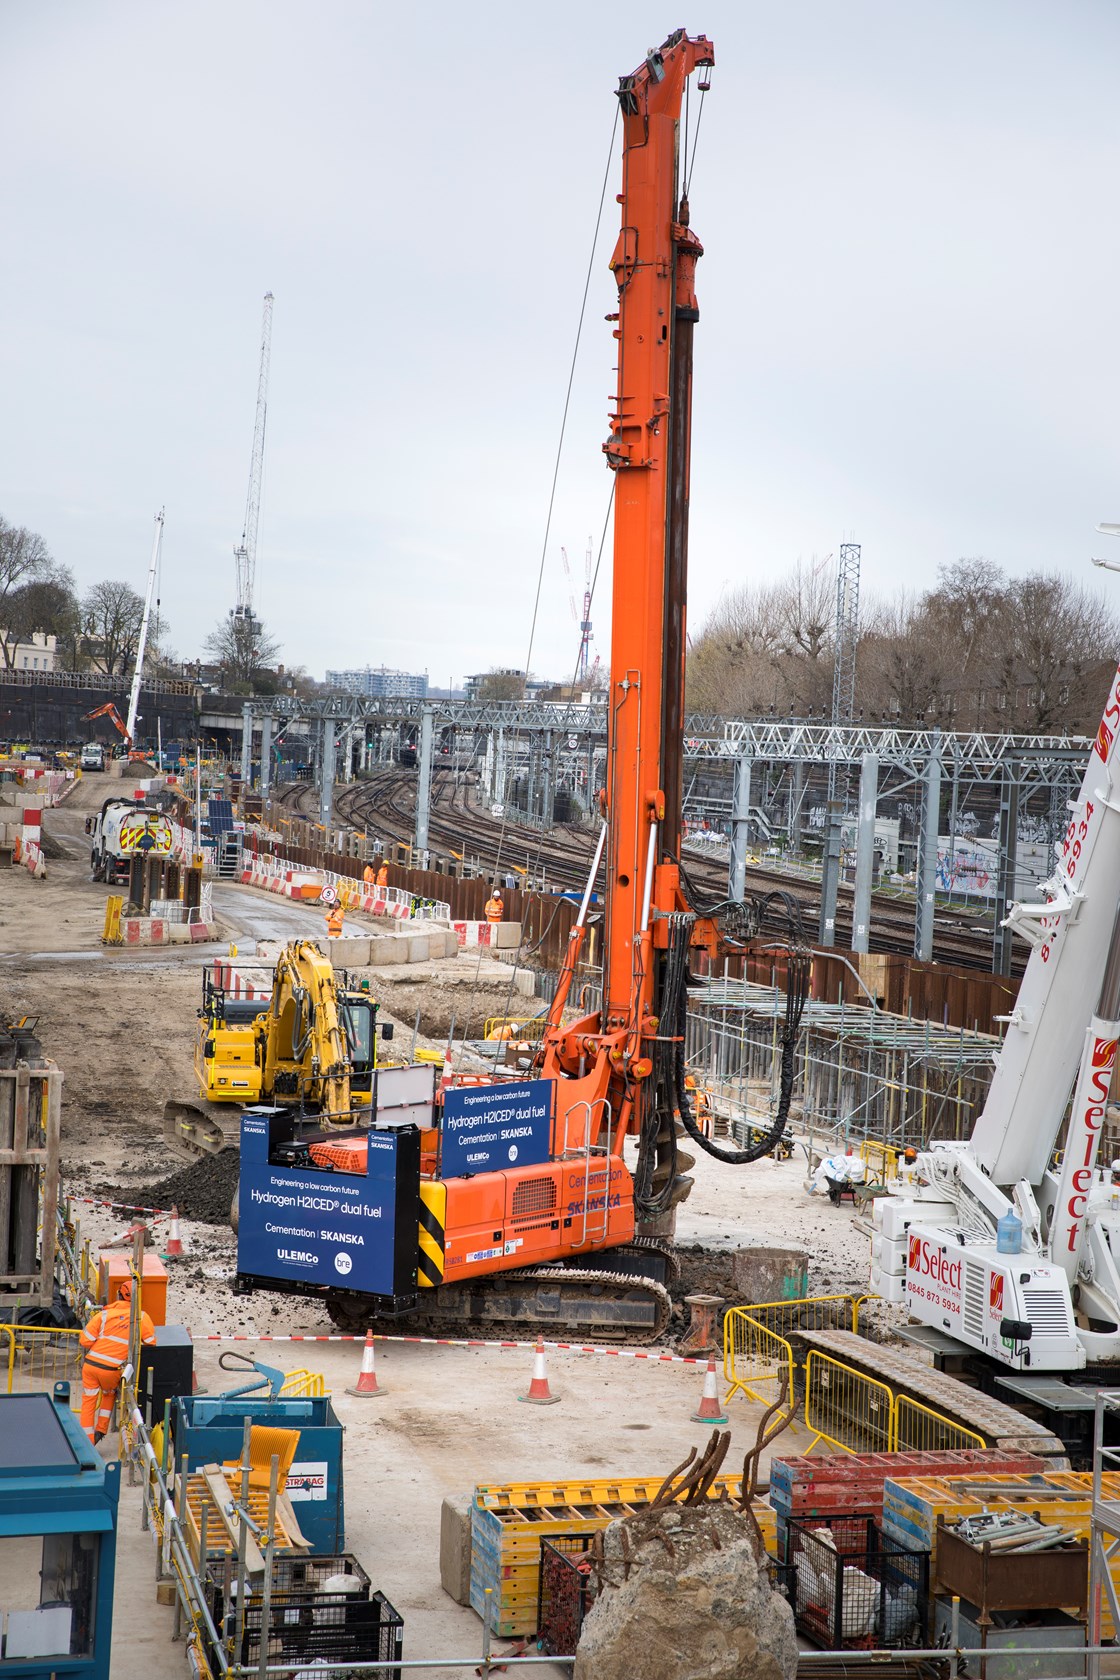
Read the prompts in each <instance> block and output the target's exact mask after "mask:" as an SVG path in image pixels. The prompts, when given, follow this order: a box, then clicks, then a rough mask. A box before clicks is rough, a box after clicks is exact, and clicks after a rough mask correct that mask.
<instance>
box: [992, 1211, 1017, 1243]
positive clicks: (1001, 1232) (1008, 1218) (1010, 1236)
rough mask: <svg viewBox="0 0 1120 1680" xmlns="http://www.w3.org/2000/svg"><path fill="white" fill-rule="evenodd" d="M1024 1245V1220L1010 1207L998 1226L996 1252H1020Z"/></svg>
mask: <svg viewBox="0 0 1120 1680" xmlns="http://www.w3.org/2000/svg"><path fill="white" fill-rule="evenodd" d="M1022 1247H1023V1221H1022V1220H1021V1219H1020V1218H1019V1215H1018V1214H1017V1213H1012V1212H1011V1211H1010V1209H1009V1210H1008V1211H1007V1212H1006V1213H1005V1214H1004V1215H1003V1216H1002V1218H1001V1219H1000V1222H999V1224H998V1225H997V1226H996V1253H997V1254H1019V1253H1020V1252H1021V1251H1022Z"/></svg>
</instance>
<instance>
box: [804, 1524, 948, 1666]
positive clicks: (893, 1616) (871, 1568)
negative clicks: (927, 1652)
mask: <svg viewBox="0 0 1120 1680" xmlns="http://www.w3.org/2000/svg"><path fill="white" fill-rule="evenodd" d="M786 1564H787V1568H786V1571H785V1575H786V1580H785V1585H786V1590H787V1592H788V1593H789V1598H790V1604H791V1606H792V1608H793V1614H794V1620H795V1621H796V1624H797V1631H798V1632H799V1633H802V1634H804V1635H805V1636H806V1637H807V1638H809V1639H812V1640H813V1641H814V1642H815V1643H816V1644H817V1645H820V1646H822V1647H823V1648H824V1649H826V1650H834V1651H841V1650H860V1649H867V1648H870V1647H875V1648H877V1649H880V1650H883V1649H888V1648H889V1649H896V1648H898V1647H902V1646H907V1645H921V1644H924V1643H926V1636H927V1632H928V1628H927V1623H928V1619H929V1553H928V1552H908V1551H904V1550H902V1549H901V1548H897V1547H895V1546H893V1545H892V1544H891V1542H890V1541H889V1540H886V1539H885V1538H884V1536H883V1535H882V1533H881V1532H880V1531H879V1529H878V1528H877V1527H876V1524H875V1522H874V1520H873V1519H872V1518H870V1517H832V1518H829V1519H827V1520H826V1521H825V1522H815V1523H813V1524H812V1525H811V1526H810V1525H809V1524H806V1523H799V1522H792V1521H791V1522H790V1523H789V1524H788V1540H787V1552H786Z"/></svg>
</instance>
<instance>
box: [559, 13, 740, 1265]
mask: <svg viewBox="0 0 1120 1680" xmlns="http://www.w3.org/2000/svg"><path fill="white" fill-rule="evenodd" d="M714 62H715V54H714V50H713V47H712V43H711V42H710V41H709V40H708V39H707V38H706V37H705V36H703V35H699V36H695V37H690V36H688V35H686V34H685V33H684V32H683V31H679V32H677V33H675V34H673V35H671V36H670V37H669V39H668V40H667V41H666V42H665V43H664V45H663V46H662V47H661V48H660V49H658V50H655V51H651V52H650V53H649V54H647V56H646V60H645V62H644V64H642V65H641V66H640V67H639V68H638V69H637V70H636V71H635V72H634V74H633V75H631V76H624V77H623V78H622V80H621V82H620V85H619V90H618V97H619V101H620V104H621V107H622V123H623V165H622V167H623V190H622V192H621V194H620V195H619V203H620V204H621V206H622V226H621V231H620V233H619V236H618V243H617V245H616V246H615V250H614V255H613V257H612V258H611V268H612V269H613V271H614V275H615V279H616V281H617V283H618V315H617V317H615V320H616V322H617V324H616V326H615V331H614V336H615V338H616V340H617V341H618V394H617V398H616V402H615V409H614V412H613V414H612V415H611V417H610V435H609V437H608V439H607V441H606V443H605V444H604V445H603V448H604V452H605V453H606V456H607V460H608V463H609V465H610V466H611V468H612V469H613V470H614V472H615V473H616V474H617V479H616V484H615V510H614V585H613V617H612V639H611V696H610V707H609V724H608V730H609V735H608V753H607V763H608V767H609V769H608V778H609V786H608V787H607V788H606V789H605V790H604V791H603V792H602V793H601V795H600V804H601V809H602V814H603V817H604V819H605V821H606V823H607V825H608V826H607V891H606V925H605V933H604V993H605V995H604V1006H603V1010H602V1013H601V1015H599V1014H596V1015H590V1016H587V1017H586V1018H585V1019H583V1020H581V1021H578V1022H576V1023H575V1024H573V1025H572V1026H571V1027H569V1028H568V1029H567V1030H564V1029H563V1028H562V1026H561V1025H560V1022H561V1016H562V1011H563V1008H564V1004H565V1002H566V999H567V994H568V990H569V987H570V983H571V977H572V974H573V972H574V969H575V964H576V961H577V960H578V955H579V949H580V946H581V944H582V940H583V931H584V930H583V927H582V926H577V927H576V928H574V929H573V932H572V939H571V944H570V947H569V951H568V954H567V959H566V962H565V969H564V975H563V977H562V981H561V985H560V987H559V989H558V993H557V998H556V1001H555V1003H554V1005H553V1009H552V1012H551V1017H550V1026H549V1030H548V1033H547V1035H546V1039H545V1051H544V1071H545V1074H546V1075H548V1076H549V1077H552V1078H554V1079H556V1081H557V1105H556V1107H557V1137H556V1146H557V1152H558V1153H559V1152H560V1151H561V1150H563V1149H576V1148H582V1147H584V1145H585V1136H584V1133H585V1128H586V1126H587V1125H588V1123H589V1121H590V1124H591V1127H592V1143H593V1144H595V1143H597V1142H598V1134H599V1133H600V1131H602V1130H603V1129H604V1127H606V1128H607V1129H608V1131H609V1134H610V1137H611V1147H612V1153H613V1154H614V1155H616V1156H618V1157H621V1151H622V1145H623V1140H624V1138H625V1136H626V1134H627V1133H631V1134H637V1135H640V1136H642V1138H643V1140H644V1141H646V1142H648V1144H649V1146H650V1150H651V1156H650V1157H649V1158H648V1165H647V1169H646V1177H647V1185H646V1190H645V1192H644V1193H643V1189H642V1185H641V1183H639V1186H638V1201H639V1206H640V1207H641V1205H642V1204H643V1203H644V1204H645V1211H648V1212H651V1213H652V1212H655V1211H656V1209H655V1208H654V1207H653V1206H651V1205H650V1204H651V1201H652V1200H658V1199H659V1200H660V1201H661V1202H662V1204H663V1206H665V1207H667V1206H671V1205H672V1202H673V1201H674V1200H676V1199H678V1196H677V1195H676V1194H675V1193H674V1188H673V1180H674V1177H675V1175H674V1172H673V1151H674V1143H673V1140H672V1137H671V1133H672V1130H673V1110H674V1109H675V1107H676V1106H677V1102H676V1095H675V1089H674V1075H673V1070H672V1065H671V1064H672V1062H673V1060H674V1056H675V1053H676V1050H677V1046H676V1045H673V1044H669V1043H667V1042H666V1040H667V1037H668V1036H669V1035H667V1034H666V1032H665V1031H663V1030H661V1028H662V1022H661V1015H662V1005H663V1001H664V997H665V990H666V969H667V965H668V963H669V960H670V952H671V949H672V947H673V946H674V943H675V942H676V944H677V947H678V952H677V954H678V956H680V955H683V956H684V957H685V958H687V947H688V946H689V945H703V946H705V947H706V948H708V949H710V950H712V951H714V950H715V949H716V948H717V945H718V939H717V933H716V928H715V925H714V924H713V923H711V922H709V921H706V920H704V919H698V918H693V917H691V916H690V917H689V918H688V921H687V923H681V924H676V925H675V924H674V918H675V917H677V915H678V913H682V912H687V910H688V906H687V904H686V902H685V900H684V898H683V896H682V893H681V887H680V871H679V867H678V863H677V853H678V849H679V844H680V821H681V754H682V732H683V723H684V655H685V594H686V575H687V563H688V494H689V452H690V443H691V418H692V415H691V410H692V338H693V329H694V326H695V323H696V321H697V320H698V319H699V310H698V307H697V301H696V290H695V277H696V263H697V259H698V258H699V257H700V256H701V255H702V253H703V246H702V245H701V244H700V241H699V240H698V239H697V237H696V235H695V234H694V233H693V232H692V230H691V228H690V227H689V211H688V201H687V198H685V197H684V196H683V194H682V192H681V182H680V170H679V153H680V145H679V129H680V117H681V108H682V103H683V98H684V91H685V84H686V82H687V79H688V77H689V76H690V75H692V74H693V72H695V71H698V72H700V75H699V76H698V85H699V87H700V89H701V91H703V90H704V89H706V87H707V83H708V78H707V75H706V72H707V71H708V70H710V68H711V66H712V65H713V64H714ZM682 941H683V944H684V947H685V949H684V951H683V953H682V952H681V951H680V944H681V942H682ZM653 1157H656V1159H655V1160H654V1159H653ZM620 1166H621V1160H620V1159H619V1160H618V1161H612V1181H613V1179H614V1176H615V1173H614V1169H615V1168H616V1167H620ZM624 1170H625V1169H624ZM626 1176H627V1178H628V1177H629V1174H627V1175H626ZM642 1177H643V1169H642V1165H641V1164H640V1165H639V1180H641V1179H642ZM655 1183H656V1184H657V1186H658V1189H657V1192H656V1193H655V1192H654V1191H653V1189H652V1186H653V1185H654V1184H655ZM680 1188H682V1189H683V1188H684V1186H683V1185H682V1186H681V1187H680ZM624 1202H625V1203H626V1204H628V1205H629V1207H630V1211H631V1212H632V1211H633V1198H631V1197H625V1198H624ZM616 1240H625V1236H621V1238H616Z"/></svg>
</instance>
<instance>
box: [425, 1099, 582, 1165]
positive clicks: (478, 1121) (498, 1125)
mask: <svg viewBox="0 0 1120 1680" xmlns="http://www.w3.org/2000/svg"><path fill="white" fill-rule="evenodd" d="M553 1089H554V1087H553V1082H552V1080H551V1079H526V1080H521V1081H519V1082H518V1083H517V1084H516V1085H468V1086H465V1087H463V1088H462V1089H460V1090H455V1089H452V1090H449V1091H447V1092H446V1093H445V1094H444V1099H443V1156H442V1172H443V1176H444V1178H466V1177H468V1176H469V1175H470V1174H472V1173H483V1172H500V1171H501V1170H502V1168H503V1167H533V1166H537V1165H538V1164H539V1163H540V1162H542V1161H547V1160H548V1159H549V1154H550V1148H551V1141H552V1096H553Z"/></svg>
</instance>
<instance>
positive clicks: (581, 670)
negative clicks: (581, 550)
mask: <svg viewBox="0 0 1120 1680" xmlns="http://www.w3.org/2000/svg"><path fill="white" fill-rule="evenodd" d="M592 553H593V551H592V543H591V538H590V537H588V539H587V554H586V555H585V557H584V567H583V612H582V614H581V613H580V610H579V608H578V607H577V606H576V587H575V580H574V579H573V577H572V568H571V565H570V563H569V561H568V551H567V549H566V548H562V549H561V550H560V556H561V559H562V560H563V562H564V576H565V577H566V578H567V580H568V605H569V606H570V607H571V609H572V623H573V624H578V625H579V660H578V662H577V664H576V682H577V683H578V684H579V685H580V686H581V687H585V686H586V684H587V681H588V678H589V677H590V675H591V562H592ZM595 663H596V667H597V666H598V663H599V662H598V660H596V662H595Z"/></svg>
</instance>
